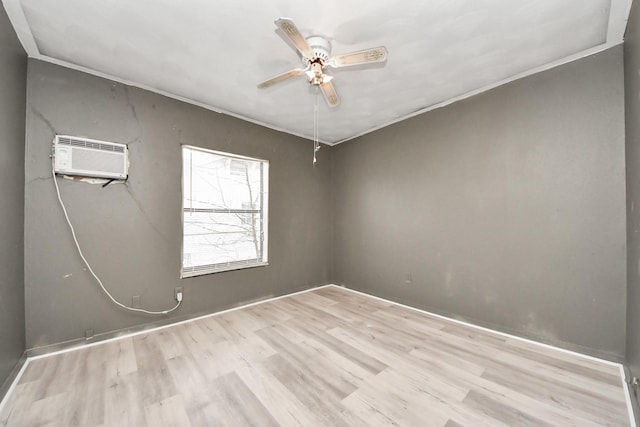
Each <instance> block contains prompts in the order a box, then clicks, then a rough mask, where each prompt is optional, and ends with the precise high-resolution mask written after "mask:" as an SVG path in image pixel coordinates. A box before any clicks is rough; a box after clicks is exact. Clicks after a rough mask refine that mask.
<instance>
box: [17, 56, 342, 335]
mask: <svg viewBox="0 0 640 427" xmlns="http://www.w3.org/2000/svg"><path fill="white" fill-rule="evenodd" d="M56 133H58V134H70V135H76V136H85V137H89V138H94V139H100V140H107V141H116V142H122V143H128V144H129V149H130V155H131V169H130V177H129V181H128V183H127V184H126V185H121V184H114V185H110V186H108V187H106V188H102V187H101V186H99V185H90V184H86V183H79V182H73V181H69V180H59V183H60V189H61V193H62V197H63V199H64V201H65V202H66V204H67V208H68V210H69V214H70V217H71V220H72V222H73V223H74V226H75V227H76V231H77V234H78V236H79V240H80V243H81V244H82V246H83V247H84V251H85V255H86V256H87V258H88V259H89V260H90V262H91V264H92V266H93V267H94V269H95V271H96V272H97V273H98V275H99V276H101V278H102V279H103V281H104V283H105V285H106V286H107V287H108V288H109V289H110V290H111V291H112V293H113V294H114V296H115V297H116V298H117V299H119V300H121V301H123V302H125V303H129V304H130V302H131V298H132V296H134V295H141V297H142V305H143V306H144V307H145V308H149V309H154V310H158V309H164V308H169V307H171V306H172V305H173V303H174V300H173V289H174V287H176V286H183V287H184V302H183V306H182V307H181V308H180V309H178V310H177V311H176V312H174V313H172V315H171V318H174V319H178V318H182V317H185V316H192V315H194V314H196V313H204V312H212V311H214V310H217V309H220V308H224V307H228V306H231V305H237V304H239V303H241V302H245V301H251V300H255V299H260V298H264V297H268V296H271V295H280V294H283V293H287V292H291V291H294V290H297V289H301V288H307V287H312V286H317V285H321V284H324V283H326V282H328V281H329V279H330V272H329V270H328V267H327V266H328V265H330V262H329V259H330V252H329V250H330V212H331V204H330V202H331V199H330V195H329V187H328V183H329V177H328V173H329V172H330V168H329V161H328V154H329V153H328V151H329V150H327V149H325V150H321V151H320V159H319V162H320V165H323V164H324V165H325V167H318V168H315V169H314V168H313V167H312V164H311V160H312V143H311V142H310V141H307V140H301V139H300V138H297V137H294V136H291V135H287V134H284V133H280V132H276V131H272V130H268V129H265V128H263V127H260V126H257V125H253V124H250V123H247V122H244V121H241V120H238V119H235V118H232V117H229V116H226V115H222V114H217V113H214V112H211V111H207V110H204V109H201V108H198V107H195V106H192V105H188V104H185V103H182V102H178V101H176V100H172V99H169V98H166V97H163V96H160V95H157V94H153V93H149V92H146V91H143V90H139V89H136V88H132V87H127V86H125V85H122V84H118V83H114V82H112V81H109V80H105V79H101V78H98V77H95V76H91V75H87V74H84V73H81V72H76V71H73V70H69V69H65V68H62V67H58V66H55V65H52V64H48V63H44V62H39V61H35V60H30V61H29V67H28V77H27V153H26V180H27V183H26V188H25V197H26V203H25V227H26V233H25V245H26V258H25V265H26V268H25V288H26V334H27V347H28V348H34V347H40V346H44V345H48V344H53V343H61V342H64V341H68V340H74V339H77V338H80V337H83V334H84V331H85V330H86V329H93V330H94V332H95V333H96V334H101V333H105V332H109V331H114V330H119V329H125V328H132V327H135V326H136V325H141V324H145V323H149V322H153V321H155V320H157V319H158V317H152V316H143V315H136V314H130V313H127V312H124V311H122V310H121V309H118V308H116V307H114V305H113V304H112V303H111V302H109V301H108V300H107V297H106V296H104V295H103V294H102V293H101V291H100V290H99V288H98V285H97V284H96V283H95V282H94V280H93V279H92V278H91V277H90V275H89V274H88V272H87V271H85V268H84V267H83V265H82V263H81V260H80V258H79V256H78V254H77V253H76V249H75V247H74V245H73V243H72V239H71V235H70V233H69V230H68V228H67V225H66V223H65V222H64V219H63V215H62V212H61V209H60V207H59V206H58V204H57V201H56V198H55V192H54V187H53V183H52V180H51V162H50V159H49V154H50V151H51V142H52V140H53V137H54V135H55V134H56ZM180 144H190V145H196V146H200V147H206V148H211V149H216V150H222V151H227V152H232V153H237V154H241V155H247V156H253V157H258V158H263V159H267V160H269V161H270V196H269V209H270V212H269V215H270V221H269V227H270V228H269V263H270V265H269V266H266V267H258V268H252V269H246V270H240V271H233V272H225V273H218V274H212V275H206V276H200V277H197V278H189V279H183V280H181V279H179V273H180V257H181V255H180V253H181V233H182V228H181V152H180Z"/></svg>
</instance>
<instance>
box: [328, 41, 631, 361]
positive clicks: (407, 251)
mask: <svg viewBox="0 0 640 427" xmlns="http://www.w3.org/2000/svg"><path fill="white" fill-rule="evenodd" d="M622 60H623V58H622V47H621V46H618V47H615V48H612V49H610V50H608V51H605V52H603V53H600V54H597V55H594V56H591V57H588V58H585V59H582V60H579V61H576V62H573V63H570V64H567V65H564V66H561V67H558V68H554V69H552V70H549V71H545V72H543V73H540V74H536V75H534V76H531V77H527V78H525V79H522V80H518V81H515V82H513V83H510V84H507V85H505V86H502V87H499V88H497V89H495V90H491V91H489V92H486V93H484V94H481V95H478V96H475V97H473V98H470V99H468V100H465V101H463V102H458V103H455V104H453V105H450V106H448V107H445V108H442V109H438V110H434V111H432V112H429V113H426V114H423V115H420V116H417V117H415V118H412V119H410V120H407V121H403V122H401V123H398V124H395V125H393V126H389V127H387V128H384V129H382V130H380V131H377V132H374V133H372V134H369V135H365V136H363V137H361V138H359V139H357V140H354V141H351V142H348V143H346V144H341V145H339V146H337V147H336V148H335V150H334V152H333V153H332V156H333V161H334V169H333V177H332V179H333V184H332V185H333V187H334V202H333V203H334V236H335V237H334V258H333V259H334V261H333V262H334V277H335V280H336V281H337V282H338V283H342V284H345V285H347V286H350V287H353V288H356V289H360V290H363V291H366V292H369V293H373V294H375V295H379V296H382V297H387V298H390V299H392V300H395V301H399V302H403V303H407V304H410V305H414V306H418V307H425V308H428V309H430V310H432V311H435V312H439V313H444V314H447V315H452V316H454V317H457V318H462V319H467V320H471V321H473V322H475V323H479V324H483V325H488V326H491V327H494V328H496V329H498V330H503V331H508V332H513V333H516V334H518V335H521V336H525V337H531V338H534V339H537V340H540V341H544V342H549V343H553V344H556V345H560V346H564V347H567V348H572V349H580V350H583V351H586V352H588V353H591V354H595V355H599V356H604V357H608V358H611V359H616V360H621V359H622V357H623V355H624V351H625V308H626V305H625V294H626V263H625V257H626V247H625V181H624V180H625V172H624V168H625V158H624V148H625V147H624V98H623V97H624V94H623V90H624V89H623V73H622ZM408 274H410V275H411V278H410V281H411V283H409V284H407V283H406V282H407V275H408Z"/></svg>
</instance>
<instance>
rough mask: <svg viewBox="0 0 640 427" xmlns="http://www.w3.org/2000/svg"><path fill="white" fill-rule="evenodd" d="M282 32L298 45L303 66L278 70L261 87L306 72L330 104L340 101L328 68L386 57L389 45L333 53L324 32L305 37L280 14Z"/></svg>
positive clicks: (333, 105) (279, 22) (383, 60)
mask: <svg viewBox="0 0 640 427" xmlns="http://www.w3.org/2000/svg"><path fill="white" fill-rule="evenodd" d="M275 24H276V26H277V27H278V28H279V29H280V30H281V31H282V34H283V35H284V36H285V37H286V38H287V39H288V40H289V41H290V42H291V43H292V44H293V45H294V46H295V48H296V49H297V50H298V52H300V54H301V55H302V65H303V66H304V68H295V69H293V70H291V71H287V72H286V73H282V74H278V75H277V76H275V77H272V78H270V79H268V80H265V81H264V82H262V83H260V84H259V85H258V89H266V88H269V87H271V86H273V85H275V84H277V83H280V82H283V81H285V80H288V79H290V78H292V77H297V76H302V75H305V76H306V77H307V80H308V81H309V84H311V85H314V86H316V87H319V88H320V90H321V91H322V93H323V94H324V98H325V100H326V101H327V104H329V107H336V106H338V105H339V104H340V98H339V97H338V94H337V92H336V90H335V88H334V87H333V84H332V83H331V79H333V76H331V75H329V74H326V73H325V68H342V67H351V66H354V65H366V64H373V63H377V62H385V61H386V60H387V49H386V48H385V47H384V46H379V47H374V48H371V49H365V50H360V51H357V52H351V53H345V54H342V55H336V56H333V57H332V56H331V42H330V41H329V40H327V39H326V38H324V37H322V36H310V37H306V38H305V37H304V36H303V35H302V33H300V30H298V28H297V27H296V24H294V23H293V21H292V20H291V19H288V18H280V19H278V20H276V21H275Z"/></svg>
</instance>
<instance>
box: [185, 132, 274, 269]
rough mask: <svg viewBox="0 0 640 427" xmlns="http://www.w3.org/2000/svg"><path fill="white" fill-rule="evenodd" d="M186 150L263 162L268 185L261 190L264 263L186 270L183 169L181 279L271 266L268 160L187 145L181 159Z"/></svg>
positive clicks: (245, 261) (236, 263)
mask: <svg viewBox="0 0 640 427" xmlns="http://www.w3.org/2000/svg"><path fill="white" fill-rule="evenodd" d="M184 148H188V149H190V150H194V151H201V152H204V153H209V154H215V155H218V156H223V157H227V158H231V159H239V160H250V161H258V162H262V163H264V164H265V166H266V168H267V170H266V171H265V172H264V174H265V175H264V176H263V177H262V184H264V181H265V178H266V181H267V182H266V185H267V188H266V189H264V188H263V189H261V193H262V196H263V199H262V203H261V206H262V212H263V223H262V236H263V238H262V260H264V261H259V260H257V259H256V260H242V261H233V262H228V263H220V264H213V265H203V266H194V267H188V268H186V269H185V267H184V214H185V206H184V200H185V197H184V170H182V169H181V173H180V180H181V192H180V195H181V199H182V201H181V203H180V204H181V206H182V209H181V210H180V220H181V226H182V240H181V245H180V246H181V247H180V278H181V279H186V278H189V277H197V276H203V275H206V274H213V273H222V272H224V271H234V270H244V269H246V268H253V267H264V266H267V265H269V188H268V185H269V160H266V159H260V158H257V157H248V156H242V155H240V154H234V153H227V152H224V151H216V150H209V149H206V148H202V147H196V146H193V145H186V144H183V145H181V146H180V152H181V157H182V156H183V155H184V150H183V149H184ZM181 160H182V161H181V163H180V164H181V168H182V165H183V164H184V158H182V159H181Z"/></svg>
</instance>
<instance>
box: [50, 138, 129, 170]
mask: <svg viewBox="0 0 640 427" xmlns="http://www.w3.org/2000/svg"><path fill="white" fill-rule="evenodd" d="M53 155H54V169H55V171H56V173H59V174H63V175H80V176H88V177H96V178H112V179H127V174H128V170H129V150H128V148H127V146H126V144H118V143H117V142H106V141H96V140H94V139H88V138H79V137H75V136H67V135H56V139H55V140H54V141H53Z"/></svg>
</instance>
